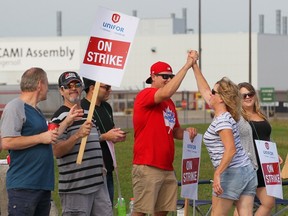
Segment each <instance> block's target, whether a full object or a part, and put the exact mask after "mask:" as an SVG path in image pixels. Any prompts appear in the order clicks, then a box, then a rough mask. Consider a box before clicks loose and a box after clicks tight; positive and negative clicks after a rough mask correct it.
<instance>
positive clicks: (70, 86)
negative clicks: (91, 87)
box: [61, 82, 82, 89]
mask: <svg viewBox="0 0 288 216" xmlns="http://www.w3.org/2000/svg"><path fill="white" fill-rule="evenodd" d="M61 87H63V88H64V89H72V88H80V87H82V83H80V82H78V83H69V84H68V85H63V86H61Z"/></svg>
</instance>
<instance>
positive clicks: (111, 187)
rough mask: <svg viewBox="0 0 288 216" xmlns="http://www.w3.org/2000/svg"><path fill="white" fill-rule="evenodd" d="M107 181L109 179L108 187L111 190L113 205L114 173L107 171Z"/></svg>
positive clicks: (110, 195)
mask: <svg viewBox="0 0 288 216" xmlns="http://www.w3.org/2000/svg"><path fill="white" fill-rule="evenodd" d="M106 181H107V188H108V192H109V197H110V201H111V203H112V206H113V199H114V182H113V173H112V172H107V175H106Z"/></svg>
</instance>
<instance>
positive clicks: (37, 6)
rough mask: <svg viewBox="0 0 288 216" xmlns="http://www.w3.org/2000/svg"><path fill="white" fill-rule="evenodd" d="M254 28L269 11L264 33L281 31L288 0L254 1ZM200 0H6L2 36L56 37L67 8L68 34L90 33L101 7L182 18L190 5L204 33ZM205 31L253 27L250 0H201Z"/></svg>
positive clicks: (190, 17)
mask: <svg viewBox="0 0 288 216" xmlns="http://www.w3.org/2000/svg"><path fill="white" fill-rule="evenodd" d="M251 1H252V19H251V21H252V32H258V31H259V15H260V14H263V15H264V20H265V21H264V23H265V24H264V25H265V27H264V32H265V33H272V34H274V33H276V10H281V15H282V16H288V0H251ZM198 2H199V0H141V1H140V0H122V1H120V0H81V1H79V0H49V1H41V0H25V1H19V0H0V5H1V6H0V37H42V36H43V37H46V36H48V37H50V36H56V35H57V30H56V26H57V25H56V13H57V11H61V12H62V35H63V36H88V35H90V32H91V28H92V26H93V23H94V20H95V17H96V14H95V11H96V9H97V7H98V6H102V7H106V8H108V9H111V10H114V11H117V12H121V13H125V14H127V15H132V14H133V10H136V11H137V16H138V17H139V18H140V19H148V18H149V19H150V18H163V17H171V14H172V13H174V14H175V15H176V18H182V10H183V8H187V28H188V29H193V30H194V33H198V17H199V15H198V10H199V7H198ZM201 14H202V16H201V23H202V26H201V30H202V33H228V32H229V33H231V32H248V31H249V0H201Z"/></svg>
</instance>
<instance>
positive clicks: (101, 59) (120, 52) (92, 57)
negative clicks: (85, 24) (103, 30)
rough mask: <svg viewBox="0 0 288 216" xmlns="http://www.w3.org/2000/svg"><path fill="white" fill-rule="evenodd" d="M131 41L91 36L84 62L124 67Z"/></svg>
mask: <svg viewBox="0 0 288 216" xmlns="http://www.w3.org/2000/svg"><path fill="white" fill-rule="evenodd" d="M129 47H130V43H128V42H123V41H115V40H108V39H105V38H97V37H91V38H90V41H89V44H88V48H87V51H86V55H85V58H84V62H83V63H84V64H90V65H97V66H103V67H110V68H118V69H123V68H124V65H125V62H126V58H127V54H128V50H129Z"/></svg>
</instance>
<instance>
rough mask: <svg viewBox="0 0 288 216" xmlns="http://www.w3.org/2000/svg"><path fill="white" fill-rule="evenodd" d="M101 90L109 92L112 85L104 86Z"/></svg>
mask: <svg viewBox="0 0 288 216" xmlns="http://www.w3.org/2000/svg"><path fill="white" fill-rule="evenodd" d="M100 87H101V88H105V90H106V91H109V90H110V89H111V86H110V85H103V86H100Z"/></svg>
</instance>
